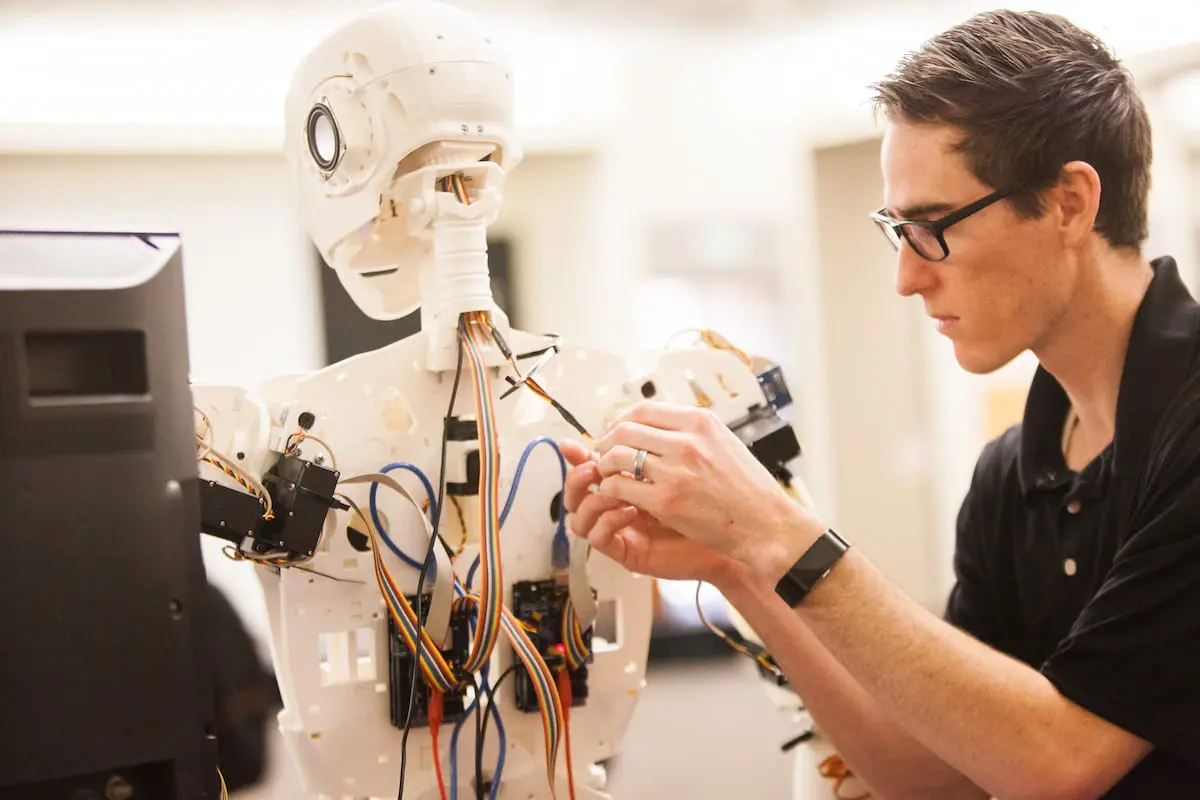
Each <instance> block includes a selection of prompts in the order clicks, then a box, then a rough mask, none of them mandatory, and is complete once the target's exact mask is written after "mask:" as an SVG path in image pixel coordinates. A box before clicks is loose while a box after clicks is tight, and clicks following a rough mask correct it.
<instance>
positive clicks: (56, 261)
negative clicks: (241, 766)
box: [0, 231, 220, 800]
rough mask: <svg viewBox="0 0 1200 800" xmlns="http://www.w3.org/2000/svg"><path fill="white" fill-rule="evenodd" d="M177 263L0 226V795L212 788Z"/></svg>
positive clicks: (131, 797) (177, 251)
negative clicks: (4, 228) (1, 228)
mask: <svg viewBox="0 0 1200 800" xmlns="http://www.w3.org/2000/svg"><path fill="white" fill-rule="evenodd" d="M182 266H183V262H182V251H181V247H180V240H179V237H177V236H174V235H160V234H149V235H138V234H127V233H112V234H108V233H103V234H97V233H57V232H54V233H51V232H29V231H0V743H2V744H0V800H15V799H16V798H20V799H21V800H30V799H31V798H37V799H38V800H92V798H95V800H115V798H121V799H122V800H143V798H144V799H145V800H150V799H151V798H153V799H155V800H158V799H160V798H163V799H167V800H174V799H175V798H179V799H180V800H194V798H213V799H214V800H215V798H217V797H219V796H220V782H219V778H218V775H217V758H216V742H215V739H214V737H213V701H212V696H211V695H212V693H211V684H210V679H209V669H208V664H207V658H206V653H205V647H204V642H205V639H204V631H203V619H202V614H201V613H200V612H201V610H202V607H203V598H204V590H205V575H204V566H203V562H202V561H201V553H200V541H199V531H200V512H199V489H198V481H197V468H196V449H195V428H194V425H193V422H192V414H193V410H192V399H191V390H190V386H189V382H188V351H187V327H186V319H185V313H184V290H183V270H182Z"/></svg>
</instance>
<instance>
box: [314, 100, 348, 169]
mask: <svg viewBox="0 0 1200 800" xmlns="http://www.w3.org/2000/svg"><path fill="white" fill-rule="evenodd" d="M307 128H308V151H309V152H310V153H311V154H312V157H313V161H315V162H317V166H318V167H320V168H321V169H323V170H325V171H327V172H328V171H329V170H332V169H333V168H334V167H336V166H337V163H338V161H339V160H340V159H341V157H342V137H341V134H340V133H339V131H338V126H337V121H336V120H335V119H334V118H333V112H331V111H330V110H329V107H328V106H326V105H323V104H321V103H318V104H317V105H315V106H313V108H312V111H309V112H308V125H307Z"/></svg>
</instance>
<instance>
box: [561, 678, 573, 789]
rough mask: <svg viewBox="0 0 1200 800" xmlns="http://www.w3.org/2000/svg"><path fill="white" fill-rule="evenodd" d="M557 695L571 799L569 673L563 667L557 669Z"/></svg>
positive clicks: (570, 701)
mask: <svg viewBox="0 0 1200 800" xmlns="http://www.w3.org/2000/svg"><path fill="white" fill-rule="evenodd" d="M558 696H559V699H560V701H561V702H562V709H563V744H564V745H565V746H566V748H567V788H568V790H569V791H570V794H571V800H575V767H574V766H572V765H571V703H572V702H573V701H572V700H571V674H570V673H569V672H568V671H567V670H565V669H560V670H559V671H558Z"/></svg>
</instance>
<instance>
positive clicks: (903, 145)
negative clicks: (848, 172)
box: [882, 122, 1074, 374]
mask: <svg viewBox="0 0 1200 800" xmlns="http://www.w3.org/2000/svg"><path fill="white" fill-rule="evenodd" d="M958 137H959V133H958V131H957V129H955V128H952V127H950V126H945V125H913V124H908V123H903V122H889V123H888V125H887V129H886V131H885V133H884V137H883V153H882V166H883V181H884V202H885V208H886V211H885V212H884V213H885V214H887V215H888V216H890V217H892V218H894V219H897V220H902V219H909V220H921V219H924V220H934V219H938V218H939V217H943V216H945V215H946V214H949V213H951V212H952V211H956V210H958V209H959V208H962V207H963V206H966V205H969V204H970V203H972V202H974V201H976V200H978V199H980V198H981V197H984V196H985V195H987V194H989V193H991V192H992V191H993V190H994V189H996V188H998V187H992V186H986V185H984V184H983V183H980V181H979V180H978V179H977V178H975V177H974V176H973V175H972V174H971V172H970V170H969V169H968V168H967V165H966V161H965V160H964V158H963V156H962V155H961V154H960V153H958V152H956V151H955V150H954V147H953V146H954V143H955V142H956V141H957V140H958ZM1004 188H1008V187H1004ZM944 235H945V240H946V244H947V246H948V249H949V256H948V257H947V258H946V259H945V260H944V261H940V262H936V263H935V262H930V261H927V260H925V259H923V258H922V257H921V256H919V255H917V253H916V252H915V251H913V249H912V248H911V247H910V246H909V245H908V244H907V243H903V244H901V246H900V250H899V252H898V253H897V256H898V264H897V272H896V291H897V292H899V293H900V294H901V295H903V296H905V297H909V296H912V295H920V296H921V299H922V300H924V302H925V311H926V313H927V314H928V315H929V316H930V317H932V318H934V320H935V324H936V325H937V326H938V330H939V331H940V332H941V333H943V334H944V335H945V336H947V337H948V338H949V339H950V340H951V341H952V342H953V343H954V354H955V357H956V358H957V359H958V363H959V364H960V365H961V366H962V367H963V368H964V369H966V370H967V371H969V372H974V373H978V374H983V373H988V372H992V371H994V370H996V369H999V368H1000V367H1002V366H1004V365H1005V364H1007V363H1008V362H1009V361H1011V360H1012V359H1013V358H1015V357H1016V356H1018V355H1019V354H1020V353H1022V352H1023V351H1025V350H1027V349H1032V348H1036V347H1037V345H1038V344H1039V342H1040V341H1041V340H1042V338H1043V337H1044V336H1045V334H1046V332H1047V331H1048V330H1049V329H1050V328H1051V327H1052V326H1053V324H1054V323H1055V322H1056V321H1057V320H1058V319H1059V318H1060V317H1061V315H1062V313H1063V311H1064V310H1065V309H1066V307H1067V303H1068V301H1069V300H1070V296H1071V293H1072V290H1073V287H1074V269H1073V266H1072V264H1073V262H1072V261H1071V260H1070V259H1068V258H1066V257H1065V256H1066V252H1065V249H1064V247H1063V243H1062V241H1061V238H1060V236H1059V235H1058V234H1057V232H1056V230H1055V228H1054V215H1053V214H1044V215H1043V216H1042V217H1041V218H1039V219H1024V218H1022V217H1020V216H1019V215H1018V214H1017V213H1016V212H1015V211H1014V210H1013V208H1012V206H1011V205H1010V204H1009V203H1008V202H1007V201H1006V200H1000V201H999V202H996V203H993V204H992V205H989V206H987V207H986V208H984V209H983V210H982V211H979V212H978V213H976V214H973V215H971V216H969V217H967V218H966V219H964V220H962V221H960V222H957V223H955V224H954V225H951V226H950V227H949V228H947V229H946V231H945V234H944Z"/></svg>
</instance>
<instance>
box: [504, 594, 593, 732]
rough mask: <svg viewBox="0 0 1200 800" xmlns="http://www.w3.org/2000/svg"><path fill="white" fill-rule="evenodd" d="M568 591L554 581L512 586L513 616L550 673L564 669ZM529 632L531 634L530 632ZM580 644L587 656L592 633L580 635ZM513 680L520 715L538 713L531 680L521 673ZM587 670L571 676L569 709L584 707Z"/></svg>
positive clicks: (521, 670) (590, 646) (520, 671)
mask: <svg viewBox="0 0 1200 800" xmlns="http://www.w3.org/2000/svg"><path fill="white" fill-rule="evenodd" d="M568 596H569V589H568V587H567V586H566V584H562V583H559V582H558V581H556V580H553V579H550V580H544V581H519V582H518V583H514V584H513V599H512V613H513V616H514V617H516V618H517V619H518V620H520V621H521V622H524V623H525V624H526V626H527V627H526V633H528V634H529V640H530V641H531V642H533V646H534V647H535V648H537V651H538V652H539V653H541V655H542V658H543V659H544V660H545V662H546V666H547V667H549V668H550V671H551V672H552V673H557V672H559V671H560V670H563V669H567V655H566V652H567V650H566V645H565V644H564V643H563V639H562V630H563V610H564V609H565V608H566V605H567V598H568ZM531 629H532V630H531ZM583 641H584V643H585V644H586V645H587V649H588V652H591V649H592V629H591V628H588V629H587V630H586V631H584V632H583ZM513 678H514V679H515V680H516V682H517V689H516V692H517V698H516V706H517V708H518V709H520V710H521V711H537V710H538V700H537V695H536V694H535V693H534V690H533V680H532V679H531V678H530V677H529V674H528V673H527V672H526V671H525V670H523V669H520V670H517V671H516V673H514V675H513ZM587 696H588V668H587V665H586V664H583V665H581V666H580V667H579V669H576V670H573V671H572V672H571V699H572V702H571V705H572V706H582V705H586V704H587Z"/></svg>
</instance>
